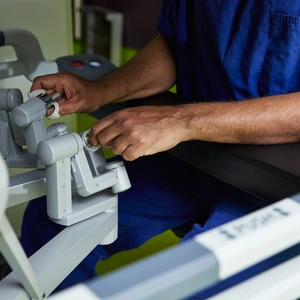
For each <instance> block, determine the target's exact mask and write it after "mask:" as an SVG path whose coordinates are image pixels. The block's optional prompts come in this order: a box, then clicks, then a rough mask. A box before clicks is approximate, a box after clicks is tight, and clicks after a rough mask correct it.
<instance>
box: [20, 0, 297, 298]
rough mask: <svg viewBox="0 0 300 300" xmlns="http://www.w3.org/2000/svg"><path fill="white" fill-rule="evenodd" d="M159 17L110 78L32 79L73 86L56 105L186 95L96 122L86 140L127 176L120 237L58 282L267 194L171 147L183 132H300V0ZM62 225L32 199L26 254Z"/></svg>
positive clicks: (213, 4)
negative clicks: (118, 160) (153, 31)
mask: <svg viewBox="0 0 300 300" xmlns="http://www.w3.org/2000/svg"><path fill="white" fill-rule="evenodd" d="M157 28H158V30H159V35H158V36H157V37H156V38H155V39H154V40H153V41H152V42H151V43H150V44H149V45H148V46H146V47H145V48H144V49H143V50H141V51H140V52H139V53H138V55H136V56H135V57H134V58H133V59H132V60H131V61H129V62H128V63H127V64H125V65H124V66H122V67H120V68H119V69H117V70H116V71H114V72H112V73H110V74H109V75H107V76H105V77H103V78H100V79H98V80H96V81H88V80H85V79H82V78H78V77H76V76H75V75H72V74H65V73H61V74H55V75H46V76H42V77H37V78H36V79H35V80H34V82H33V85H32V88H31V90H35V89H39V88H43V89H46V90H49V91H50V90H51V91H53V90H56V91H58V92H62V93H64V94H65V95H66V96H65V98H64V99H61V100H59V105H60V114H61V115H67V114H71V113H76V112H90V111H95V110H97V109H99V108H100V107H101V106H102V105H105V104H107V103H113V102H120V101H126V100H131V99H140V98H143V97H147V96H150V95H155V94H159V93H162V92H164V91H167V90H169V89H170V88H171V87H172V86H173V85H174V84H176V85H177V93H178V95H179V97H178V99H180V101H178V102H177V103H174V104H176V105H162V106H155V105H153V106H138V107H131V108H125V109H123V110H121V111H119V112H116V113H114V114H112V115H109V116H107V117H105V118H103V119H101V120H99V121H97V122H96V123H95V124H94V125H93V127H92V130H91V137H90V139H91V140H90V142H91V143H92V144H93V145H96V144H97V143H100V144H101V145H103V146H104V147H108V148H110V149H111V150H112V151H113V152H114V153H115V154H117V155H121V156H122V157H123V159H124V160H125V164H126V168H127V171H128V174H129V177H130V180H131V183H132V187H131V188H130V189H129V190H128V191H126V192H123V193H120V194H119V236H118V239H117V240H116V241H115V242H114V243H113V244H111V245H107V246H98V247H96V248H95V249H94V251H92V253H91V254H90V255H89V256H88V257H87V258H86V259H85V260H84V261H83V262H82V263H81V264H80V265H79V266H78V267H77V268H76V269H75V270H74V271H73V272H72V273H71V274H70V276H68V278H67V279H66V280H65V281H64V282H63V283H62V284H61V285H60V287H59V288H60V289H63V288H66V287H68V286H71V285H73V284H75V283H78V282H82V281H84V280H87V279H89V278H92V277H94V276H96V274H95V265H96V263H97V261H98V260H100V259H107V258H109V257H110V256H111V255H113V254H114V253H117V252H119V251H124V250H128V249H132V248H135V247H138V246H140V245H141V244H143V243H144V242H145V241H147V240H148V239H150V238H151V237H153V236H155V235H157V234H160V233H162V232H164V231H166V230H168V229H172V228H175V227H177V226H180V225H182V224H185V223H187V222H194V225H193V227H192V228H191V230H190V232H188V233H187V235H186V236H185V237H184V238H183V239H182V242H184V241H186V240H188V239H189V238H191V237H193V236H195V235H196V234H199V233H202V232H204V231H206V230H208V229H211V228H214V227H215V226H218V225H220V224H223V223H225V222H228V221H230V220H233V219H235V218H238V217H241V216H243V215H245V214H248V213H250V212H252V211H254V210H256V209H259V208H261V207H263V206H265V205H266V203H265V202H264V201H262V200H260V199H257V198H255V197H253V196H252V195H249V194H247V193H245V192H243V191H241V190H238V189H236V188H234V187H231V186H229V185H227V184H225V183H222V182H220V181H218V180H217V179H214V178H211V177H210V176H208V175H206V174H203V173H201V172H200V171H198V170H196V169H194V168H193V167H192V166H188V165H186V164H184V163H183V162H180V161H179V160H177V159H175V158H173V157H171V156H169V155H168V154H167V153H166V152H165V151H166V150H168V149H171V148H172V147H174V146H176V145H177V144H178V143H180V142H184V141H188V140H204V141H213V142H221V143H238V144H278V143H291V142H298V141H299V140H300V122H299V112H300V106H299V101H300V93H299V91H300V59H299V58H300V1H298V0H291V1H286V0H268V1H266V0H228V1H223V0H164V1H162V4H161V10H160V13H159V17H158V22H157ZM100 109H101V108H100ZM50 113H51V112H50ZM187 155H188V153H187ZM61 229H62V227H61V226H59V225H57V224H54V223H52V222H51V221H50V220H49V218H48V217H47V214H46V204H45V199H37V200H34V201H31V202H30V204H29V205H28V208H27V210H26V212H25V215H24V221H23V228H22V243H23V245H24V248H25V250H26V252H27V254H28V255H31V254H32V253H34V252H35V251H36V250H37V249H39V248H40V247H41V246H42V245H44V244H45V243H46V242H47V241H48V240H49V239H51V238H52V237H53V236H55V235H56V234H57V233H58V232H59V231H60V230H61ZM297 253H299V247H298V246H296V247H294V248H292V249H290V250H288V251H285V252H284V253H281V254H280V255H277V256H275V257H273V258H271V259H268V260H266V261H264V262H262V263H260V264H258V265H256V266H254V267H252V268H250V269H248V270H246V271H244V272H241V273H240V274H238V275H236V276H233V277H231V278H229V279H228V280H225V281H223V282H221V283H219V284H217V285H215V286H213V287H210V288H209V289H207V290H205V291H202V292H200V293H198V294H197V295H194V296H193V298H194V299H206V298H207V297H209V296H211V295H214V294H215V293H217V292H219V291H222V290H224V289H225V288H228V287H229V286H232V285H234V284H237V283H238V282H241V281H243V280H245V279H247V278H249V277H251V276H253V275H254V274H256V273H257V272H260V271H262V270H265V269H268V268H270V267H271V266H274V265H276V264H277V263H278V262H280V261H283V260H286V259H288V258H290V257H292V256H293V255H295V254H297Z"/></svg>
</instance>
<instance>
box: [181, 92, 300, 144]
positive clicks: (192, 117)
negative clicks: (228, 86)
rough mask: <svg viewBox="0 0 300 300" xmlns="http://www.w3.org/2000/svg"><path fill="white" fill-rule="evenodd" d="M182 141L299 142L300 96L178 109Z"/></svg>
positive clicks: (202, 104) (197, 105)
mask: <svg viewBox="0 0 300 300" xmlns="http://www.w3.org/2000/svg"><path fill="white" fill-rule="evenodd" d="M177 113H178V115H179V116H180V118H181V119H182V120H184V124H185V128H186V131H185V133H184V136H183V140H205V141H213V142H222V143H242V144H278V143H290V142H298V141H300V93H293V94H287V95H280V96H272V97H265V98H259V99H255V100H247V101H242V102H227V103H226V102H222V103H199V104H188V105H183V106H181V107H180V106H179V107H177Z"/></svg>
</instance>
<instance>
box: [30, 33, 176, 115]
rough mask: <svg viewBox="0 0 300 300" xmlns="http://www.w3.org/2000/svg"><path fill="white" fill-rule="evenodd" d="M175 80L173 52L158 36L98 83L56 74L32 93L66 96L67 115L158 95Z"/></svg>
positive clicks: (37, 82) (64, 112) (42, 78)
mask: <svg viewBox="0 0 300 300" xmlns="http://www.w3.org/2000/svg"><path fill="white" fill-rule="evenodd" d="M175 80H176V74H175V65H174V62H173V57H172V55H171V52H170V49H169V47H168V45H167V43H166V41H165V40H164V38H163V37H162V36H161V35H158V36H157V37H156V38H155V39H154V40H153V41H152V42H150V43H149V44H148V45H147V46H146V47H145V48H144V49H143V50H141V51H140V52H139V53H138V54H137V55H136V56H135V57H134V58H133V59H131V60H130V61H129V62H128V63H126V64H125V65H123V66H121V67H120V68H118V69H117V70H115V71H113V72H111V73H110V74H108V75H106V76H104V77H102V78H100V79H98V80H94V81H90V80H86V79H83V78H80V77H77V76H75V75H73V74H69V73H57V74H51V75H45V76H39V77H36V78H35V80H34V82H33V84H32V87H31V91H34V90H37V89H45V90H47V92H48V93H51V92H53V91H56V92H59V93H63V94H64V95H65V97H64V98H63V99H60V100H59V101H58V103H59V107H60V110H59V113H60V115H61V116H64V115H67V114H72V113H76V112H91V111H95V110H97V109H98V108H99V107H101V106H103V105H105V104H108V103H113V102H119V101H124V100H129V99H137V98H142V97H147V96H150V95H155V94H159V93H161V92H164V91H167V90H168V89H169V88H170V87H172V86H173V85H174V84H175ZM48 114H51V111H49V113H48Z"/></svg>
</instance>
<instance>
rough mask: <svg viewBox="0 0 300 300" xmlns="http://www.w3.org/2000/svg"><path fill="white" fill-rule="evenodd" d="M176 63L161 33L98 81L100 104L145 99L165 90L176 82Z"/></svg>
mask: <svg viewBox="0 0 300 300" xmlns="http://www.w3.org/2000/svg"><path fill="white" fill-rule="evenodd" d="M175 80H176V75H175V66H174V62H173V58H172V55H171V52H170V50H169V47H168V45H167V43H166V41H165V40H164V39H163V37H162V36H160V35H158V36H157V37H156V38H155V39H154V40H153V41H152V42H151V43H150V44H149V45H148V46H147V47H145V48H144V49H143V50H141V51H140V52H139V53H138V54H137V55H136V56H135V57H134V58H133V59H132V60H130V61H129V62H127V63H126V64H125V65H123V66H122V67H120V68H118V69H117V70H116V71H114V72H112V73H110V74H109V75H108V76H105V77H104V78H101V79H100V80H98V81H97V82H96V85H97V89H98V90H99V91H102V93H103V94H101V99H99V100H100V101H101V105H102V104H103V100H104V99H106V101H107V103H111V102H119V101H124V100H131V99H137V98H143V97H147V96H150V95H155V94H158V93H161V92H164V91H166V90H168V89H169V88H171V87H172V86H173V85H174V84H175Z"/></svg>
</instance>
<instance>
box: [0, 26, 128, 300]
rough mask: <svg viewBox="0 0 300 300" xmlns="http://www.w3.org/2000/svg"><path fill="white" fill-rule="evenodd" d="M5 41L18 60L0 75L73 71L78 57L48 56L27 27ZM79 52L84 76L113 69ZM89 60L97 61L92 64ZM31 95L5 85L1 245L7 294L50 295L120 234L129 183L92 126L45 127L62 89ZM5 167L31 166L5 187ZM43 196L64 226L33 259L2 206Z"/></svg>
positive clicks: (0, 123) (0, 126)
mask: <svg viewBox="0 0 300 300" xmlns="http://www.w3.org/2000/svg"><path fill="white" fill-rule="evenodd" d="M5 45H12V46H13V47H14V50H15V52H16V55H17V58H18V60H17V61H14V62H8V63H2V64H0V78H5V77H11V76H16V75H20V74H24V75H25V76H26V77H27V78H28V79H33V78H34V77H35V76H37V75H41V74H46V73H47V70H49V71H50V73H51V72H57V71H59V70H67V71H68V70H69V71H70V70H72V63H71V62H72V61H73V60H74V57H72V58H70V57H67V58H61V59H58V60H57V62H46V61H45V60H44V58H43V56H42V53H41V50H40V47H39V44H38V42H37V40H36V38H35V37H34V36H33V35H32V34H31V33H29V32H27V31H24V30H19V29H12V30H5V31H0V46H5ZM25 45H26V46H25ZM75 59H76V60H78V59H80V60H81V61H83V62H86V63H83V64H86V65H87V67H86V68H84V67H83V68H81V71H80V72H81V73H80V72H79V71H78V70H77V69H76V70H77V73H78V74H77V75H80V74H81V75H82V77H85V78H89V79H94V78H96V77H99V76H102V75H104V74H105V73H108V72H110V71H111V70H113V69H114V66H113V65H112V64H110V63H109V61H107V60H106V59H105V58H103V57H101V56H92V57H91V56H89V57H88V58H87V57H86V56H80V57H78V56H76V58H75ZM91 61H92V62H93V64H92V66H90V65H89V64H88V63H87V62H89V63H90V62H91ZM95 61H97V62H98V63H99V64H98V65H97V68H95ZM89 66H90V68H89ZM102 66H103V67H102ZM75 73H76V72H75ZM79 73H80V74H79ZM89 74H90V75H89ZM31 96H32V97H30V99H28V100H27V101H23V95H22V93H21V92H20V90H18V89H15V88H12V89H2V90H1V89H0V149H1V178H3V179H1V184H2V185H3V186H1V188H2V189H3V190H4V195H5V197H4V199H3V200H2V201H1V219H0V221H1V223H0V250H1V253H2V254H3V256H4V257H5V259H6V260H7V262H8V263H9V265H10V266H11V268H12V269H13V272H12V273H11V274H10V275H8V276H7V277H6V278H4V279H3V280H2V281H1V282H0V299H3V300H4V299H5V300H6V299H7V300H10V299H44V298H46V297H48V296H49V294H50V293H51V292H52V291H53V290H54V289H55V288H56V286H57V285H58V284H59V283H60V282H61V281H62V280H63V279H64V278H65V277H66V276H67V275H68V274H69V273H70V272H71V271H72V270H73V269H74V268H75V267H76V266H77V265H78V264H79V263H80V262H81V260H82V259H83V258H84V257H85V256H86V255H87V254H88V253H89V252H90V251H91V250H92V249H93V248H94V247H95V246H96V245H97V244H102V245H103V244H109V243H112V242H113V241H114V240H115V239H116V238H117V227H118V220H117V207H118V201H117V194H118V193H119V192H122V191H125V190H127V189H128V188H130V181H129V179H128V176H127V172H126V169H125V166H124V164H123V162H122V161H114V162H110V163H107V162H106V160H105V158H104V155H103V152H102V149H101V147H100V146H98V147H91V146H90V145H89V137H88V134H89V132H88V131H86V132H83V133H81V134H77V133H75V132H68V128H67V126H66V124H64V123H55V124H53V125H51V126H49V127H48V128H46V125H45V122H44V116H45V114H46V113H47V111H48V110H49V108H50V107H51V106H53V105H54V106H55V103H56V101H57V100H58V99H60V98H61V97H63V95H61V94H59V93H52V94H49V95H47V94H46V93H44V92H43V91H41V92H40V91H39V92H38V93H33V94H31ZM3 159H4V161H5V162H6V167H5V166H4V165H3ZM6 168H30V169H33V171H29V172H26V173H22V174H21V175H16V176H12V177H10V180H9V181H10V184H9V187H7V189H6V186H7V170H6ZM5 189H6V191H5ZM7 191H8V195H7ZM43 195H46V196H47V213H48V215H49V218H50V219H51V220H52V221H53V222H56V223H58V224H61V225H65V226H66V228H65V229H64V230H63V231H62V232H61V234H59V235H58V236H56V237H55V238H54V239H52V240H51V241H50V242H49V243H48V244H46V245H45V246H44V247H43V248H42V249H40V250H39V251H38V252H36V253H35V254H34V255H33V256H32V257H30V258H29V260H28V259H27V257H26V255H25V253H24V251H23V249H22V247H21V245H20V243H19V241H18V239H17V237H16V236H15V234H14V232H13V230H12V228H11V226H10V224H9V222H8V220H7V218H6V216H5V214H4V211H5V208H6V207H10V206H13V205H16V204H19V203H22V202H25V201H30V200H32V199H35V198H38V197H40V196H43ZM7 198H8V199H7ZM66 241H67V242H66Z"/></svg>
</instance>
